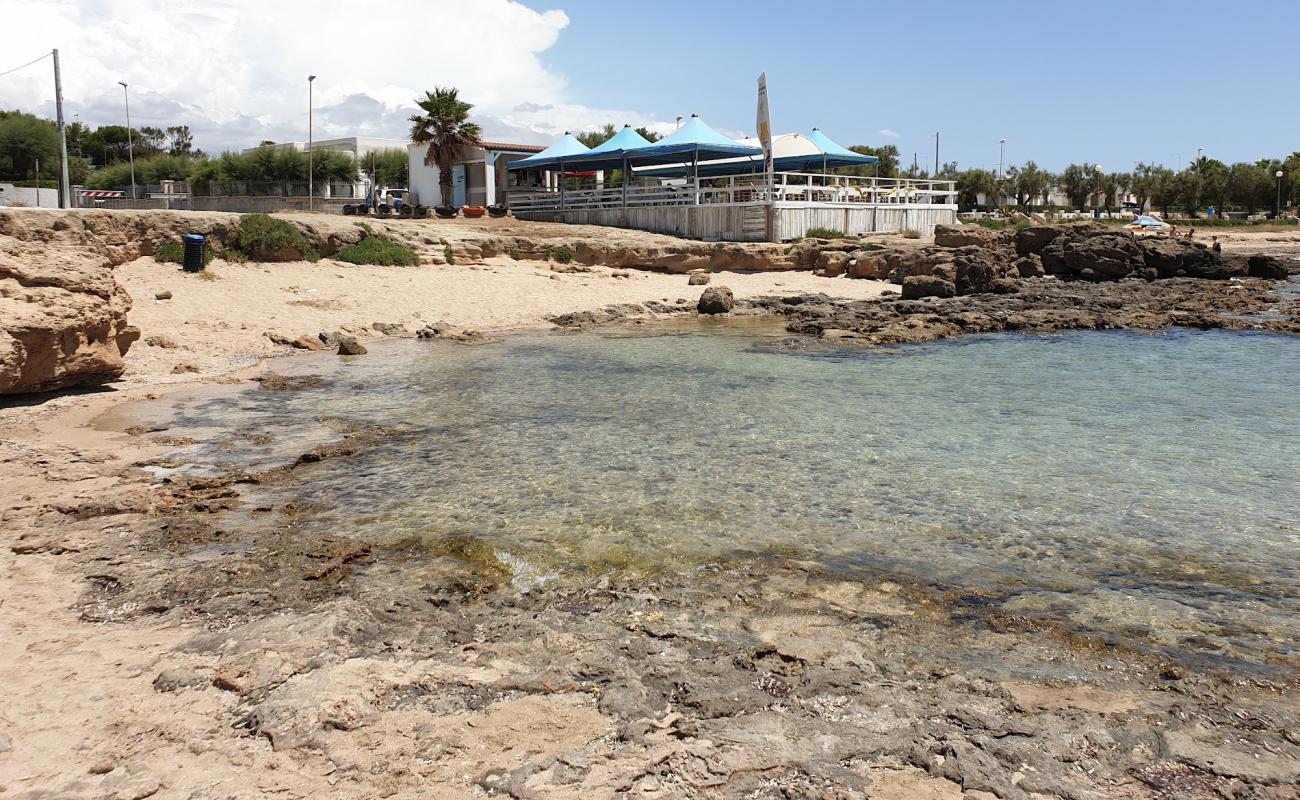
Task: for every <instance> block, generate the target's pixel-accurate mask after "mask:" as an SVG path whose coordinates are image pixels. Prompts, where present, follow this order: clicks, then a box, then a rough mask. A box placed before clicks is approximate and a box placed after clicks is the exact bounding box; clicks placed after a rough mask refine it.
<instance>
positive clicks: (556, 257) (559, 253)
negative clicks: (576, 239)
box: [550, 244, 577, 264]
mask: <svg viewBox="0 0 1300 800" xmlns="http://www.w3.org/2000/svg"><path fill="white" fill-rule="evenodd" d="M550 255H551V260H553V261H558V262H559V263H561V264H568V263H569V262H570V261H572V260H573V258H574V256H576V255H577V253H575V252H573V248H572V247H569V246H568V245H567V244H562V245H560V246H559V247H557V248H555V249H554V250H552V251H551V254H550Z"/></svg>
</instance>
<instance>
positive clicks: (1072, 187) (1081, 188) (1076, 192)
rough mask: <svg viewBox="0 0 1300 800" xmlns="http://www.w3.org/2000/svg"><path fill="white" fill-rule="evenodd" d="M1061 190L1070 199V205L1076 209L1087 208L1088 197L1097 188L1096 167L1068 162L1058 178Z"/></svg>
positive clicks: (1085, 163) (1084, 163)
mask: <svg viewBox="0 0 1300 800" xmlns="http://www.w3.org/2000/svg"><path fill="white" fill-rule="evenodd" d="M1059 183H1060V185H1061V191H1063V192H1065V196H1066V197H1068V198H1069V200H1070V206H1071V207H1073V208H1076V209H1083V208H1087V206H1088V198H1089V197H1092V196H1093V194H1094V193H1095V192H1096V190H1097V167H1096V165H1095V164H1089V163H1088V162H1086V161H1085V162H1083V163H1082V164H1070V165H1069V166H1067V167H1066V168H1065V171H1064V172H1062V173H1061V176H1060V178H1059Z"/></svg>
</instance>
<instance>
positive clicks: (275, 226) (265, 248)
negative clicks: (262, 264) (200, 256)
mask: <svg viewBox="0 0 1300 800" xmlns="http://www.w3.org/2000/svg"><path fill="white" fill-rule="evenodd" d="M230 247H231V249H233V250H238V251H239V252H241V253H243V254H244V255H246V256H248V257H249V258H255V259H258V260H262V261H268V260H270V261H283V260H289V259H291V258H292V257H293V255H291V254H296V253H301V254H302V255H303V257H304V258H306V259H307V260H308V261H316V260H317V259H319V258H320V255H319V254H318V253H317V252H316V251H315V249H313V248H312V246H311V244H310V243H309V242H308V241H307V237H306V236H303V235H302V231H300V230H298V229H297V228H296V227H294V225H292V224H291V223H288V222H286V221H284V220H282V219H275V218H274V217H271V216H269V215H267V214H244V215H242V216H241V217H240V218H239V225H238V226H237V227H236V228H235V229H234V230H233V231H231V232H230Z"/></svg>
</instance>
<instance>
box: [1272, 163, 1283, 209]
mask: <svg viewBox="0 0 1300 800" xmlns="http://www.w3.org/2000/svg"><path fill="white" fill-rule="evenodd" d="M1282 175H1283V173H1282V170H1278V171H1277V172H1274V173H1273V177H1274V178H1277V204H1276V205H1274V206H1273V219H1275V220H1276V219H1281V218H1282Z"/></svg>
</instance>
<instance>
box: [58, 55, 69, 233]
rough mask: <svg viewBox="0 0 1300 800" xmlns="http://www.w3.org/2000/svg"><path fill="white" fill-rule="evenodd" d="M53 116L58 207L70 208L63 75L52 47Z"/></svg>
mask: <svg viewBox="0 0 1300 800" xmlns="http://www.w3.org/2000/svg"><path fill="white" fill-rule="evenodd" d="M54 116H55V119H56V120H57V123H58V126H59V163H60V164H62V169H61V170H60V171H59V208H72V186H71V184H70V183H69V182H68V130H67V128H66V127H65V126H64V124H63V76H62V75H60V74H59V50H58V48H55V49H54Z"/></svg>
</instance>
